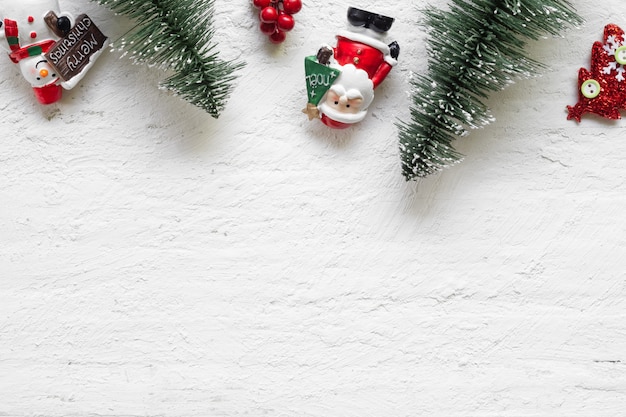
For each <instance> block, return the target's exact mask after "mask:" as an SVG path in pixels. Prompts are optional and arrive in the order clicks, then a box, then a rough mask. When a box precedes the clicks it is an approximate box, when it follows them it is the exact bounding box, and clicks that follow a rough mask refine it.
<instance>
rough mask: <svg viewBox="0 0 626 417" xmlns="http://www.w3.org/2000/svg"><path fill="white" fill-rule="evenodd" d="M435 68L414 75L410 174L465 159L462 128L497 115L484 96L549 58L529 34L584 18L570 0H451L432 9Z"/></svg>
mask: <svg viewBox="0 0 626 417" xmlns="http://www.w3.org/2000/svg"><path fill="white" fill-rule="evenodd" d="M423 14H424V16H425V18H424V20H423V22H422V25H423V26H424V28H426V30H427V33H428V44H427V51H428V56H429V57H428V72H427V74H426V75H416V76H415V77H414V78H413V79H412V81H411V84H412V87H413V94H412V96H413V100H412V101H413V103H412V106H411V121H410V122H409V123H405V122H400V123H399V140H400V151H401V154H402V169H403V174H404V176H405V178H406V179H407V180H411V179H415V178H417V177H424V176H427V175H429V174H432V173H434V172H437V171H439V170H441V169H443V168H445V167H448V166H450V165H452V164H454V163H456V162H458V161H460V160H461V157H462V156H461V155H460V154H459V153H458V152H457V151H456V150H455V149H454V148H453V146H452V144H451V143H452V141H453V140H454V139H455V137H456V136H465V135H467V134H468V129H473V128H477V127H480V126H484V125H485V124H488V123H490V122H491V121H493V118H492V116H491V115H490V113H489V109H488V108H487V106H486V105H485V103H484V100H485V99H486V98H487V97H488V96H489V93H490V92H492V91H498V90H501V89H503V88H504V87H506V86H507V85H509V84H511V83H512V82H514V81H515V79H517V78H527V77H530V76H532V75H533V74H535V73H536V72H537V71H538V70H540V69H541V68H542V67H543V66H542V65H541V64H540V63H538V62H536V61H534V60H532V59H530V58H528V57H527V56H525V54H524V46H525V42H524V39H531V40H536V39H539V38H540V37H541V36H543V35H545V34H551V35H559V34H560V32H561V31H562V30H563V29H564V28H565V27H566V26H568V25H579V24H581V23H582V18H581V17H580V16H578V15H577V14H576V12H575V10H574V9H573V7H572V6H571V4H570V3H569V2H568V1H567V0H544V1H540V0H451V4H450V9H449V11H441V10H437V9H430V10H424V11H423Z"/></svg>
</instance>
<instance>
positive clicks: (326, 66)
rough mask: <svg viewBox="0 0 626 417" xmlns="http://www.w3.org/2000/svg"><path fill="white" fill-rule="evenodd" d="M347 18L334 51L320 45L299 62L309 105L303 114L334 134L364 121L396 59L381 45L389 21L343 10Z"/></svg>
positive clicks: (394, 48)
mask: <svg viewBox="0 0 626 417" xmlns="http://www.w3.org/2000/svg"><path fill="white" fill-rule="evenodd" d="M347 17H348V22H349V28H348V30H344V31H340V32H339V33H338V35H337V36H336V38H337V45H336V46H335V47H334V48H331V47H330V46H322V47H321V48H320V49H319V51H318V53H317V55H316V56H310V57H307V58H305V73H306V84H307V94H308V99H309V101H308V103H307V107H306V109H304V110H303V113H305V114H307V115H308V116H309V120H313V119H320V120H321V121H322V123H324V124H325V125H327V126H329V127H332V128H335V129H345V128H347V127H350V126H351V125H352V124H354V123H357V122H360V121H361V120H363V119H364V118H365V116H366V115H367V109H368V107H369V105H370V104H371V103H372V100H374V90H375V89H376V87H378V86H379V85H380V83H381V82H383V80H384V79H385V77H386V76H387V75H388V74H389V72H390V71H391V69H392V68H393V66H394V65H396V64H397V58H398V55H399V54H400V46H399V45H398V43H397V42H395V41H394V42H392V43H390V44H389V45H387V44H385V43H384V42H383V39H384V37H385V35H386V34H387V31H388V30H389V29H391V25H392V24H393V22H394V19H393V18H391V17H387V16H383V15H380V14H376V13H372V12H368V11H366V10H361V9H357V8H355V7H350V8H348V15H347ZM331 58H332V59H331Z"/></svg>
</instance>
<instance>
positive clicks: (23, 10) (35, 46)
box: [0, 0, 74, 104]
mask: <svg viewBox="0 0 626 417" xmlns="http://www.w3.org/2000/svg"><path fill="white" fill-rule="evenodd" d="M0 19H1V20H0V25H1V26H0V45H2V48H4V49H6V50H7V52H8V53H9V57H10V58H11V61H13V62H14V63H16V64H17V65H19V68H20V70H21V72H22V75H23V76H24V78H25V79H26V81H28V82H29V83H30V84H31V86H32V87H33V92H34V93H35V96H36V97H37V100H38V101H39V102H40V103H42V104H51V103H54V102H56V101H58V100H60V99H61V95H62V92H63V86H62V82H61V79H60V78H59V77H58V75H57V74H56V73H55V70H54V69H53V68H52V66H50V65H49V64H48V60H47V59H46V57H45V54H46V53H47V52H48V51H49V50H50V48H52V47H53V46H54V44H55V43H56V42H57V41H58V40H59V39H60V38H61V37H63V36H64V35H65V34H67V33H68V32H69V31H70V29H71V28H72V26H73V23H74V22H73V20H74V19H73V18H72V16H71V15H70V14H68V13H61V12H60V7H59V2H58V1H57V0H12V1H7V0H3V2H2V4H1V5H0ZM2 38H3V39H2Z"/></svg>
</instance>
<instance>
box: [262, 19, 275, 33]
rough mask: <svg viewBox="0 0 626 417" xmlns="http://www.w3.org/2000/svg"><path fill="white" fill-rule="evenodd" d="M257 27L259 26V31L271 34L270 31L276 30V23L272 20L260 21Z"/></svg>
mask: <svg viewBox="0 0 626 417" xmlns="http://www.w3.org/2000/svg"><path fill="white" fill-rule="evenodd" d="M259 27H260V28H261V32H263V33H264V34H266V35H271V34H272V33H274V32H276V23H274V22H272V23H265V22H261V25H260V26H259Z"/></svg>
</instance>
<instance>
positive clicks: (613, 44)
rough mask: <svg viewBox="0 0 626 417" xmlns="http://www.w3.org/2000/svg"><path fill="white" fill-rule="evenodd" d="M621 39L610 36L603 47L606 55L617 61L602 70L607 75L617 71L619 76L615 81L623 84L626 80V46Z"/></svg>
mask: <svg viewBox="0 0 626 417" xmlns="http://www.w3.org/2000/svg"><path fill="white" fill-rule="evenodd" d="M620 38H621V37H618V36H616V35H610V36H609V37H608V38H607V39H606V44H605V45H603V46H602V48H603V49H604V51H605V52H606V54H607V55H608V56H609V57H610V58H614V59H615V61H611V62H609V64H608V65H607V66H606V67H604V68H603V69H602V70H603V72H604V73H605V74H607V75H609V74H611V72H613V71H616V72H617V75H616V76H615V79H616V80H617V81H619V82H622V81H624V80H626V77H624V73H625V72H626V68H624V64H626V45H625V44H624V40H623V39H620Z"/></svg>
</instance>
